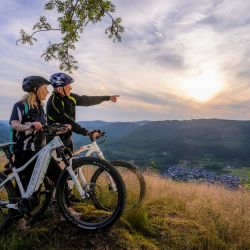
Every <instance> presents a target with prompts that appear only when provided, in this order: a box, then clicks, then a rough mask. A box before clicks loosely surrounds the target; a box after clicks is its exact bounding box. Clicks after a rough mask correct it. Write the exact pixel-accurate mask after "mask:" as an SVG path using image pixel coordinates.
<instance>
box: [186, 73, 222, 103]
mask: <svg viewBox="0 0 250 250" xmlns="http://www.w3.org/2000/svg"><path fill="white" fill-rule="evenodd" d="M222 87H223V86H222V83H221V80H220V79H219V77H218V74H217V72H216V71H215V70H205V71H203V72H202V73H201V74H199V75H197V76H195V77H193V78H189V79H187V80H185V81H183V83H182V88H183V90H184V92H185V94H186V95H187V96H188V97H191V98H192V99H194V100H195V101H198V102H206V101H208V100H210V99H211V98H213V97H214V96H215V95H216V94H218V93H219V92H220V91H221V90H222Z"/></svg>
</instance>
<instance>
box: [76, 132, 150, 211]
mask: <svg viewBox="0 0 250 250" xmlns="http://www.w3.org/2000/svg"><path fill="white" fill-rule="evenodd" d="M94 131H96V132H98V133H99V135H100V137H99V138H101V137H102V138H104V140H105V132H102V131H101V130H94ZM94 131H93V132H94ZM90 139H91V137H90ZM104 140H103V141H104ZM91 141H92V143H90V144H88V145H83V146H81V147H80V148H79V149H78V150H75V151H73V155H80V154H81V153H84V155H85V156H93V157H97V158H98V159H102V160H106V159H105V157H104V154H103V152H102V151H101V149H100V147H99V145H98V144H101V143H102V142H103V141H102V142H99V143H97V142H96V141H93V140H92V139H91ZM110 163H111V164H112V165H113V166H114V167H115V168H116V169H117V170H118V171H119V173H120V174H121V176H122V178H123V181H124V183H125V186H126V190H127V192H126V198H127V201H126V204H127V207H136V206H138V205H140V204H141V203H142V202H143V199H144V197H145V193H146V184H145V179H144V177H143V175H142V172H141V171H140V169H138V168H137V167H136V166H134V165H133V164H131V163H129V162H126V161H121V160H117V161H110ZM79 174H81V173H79ZM101 174H103V173H102V170H101V169H99V170H98V171H97V172H95V173H94V174H93V176H92V179H91V183H96V182H97V180H98V178H100V175H101ZM109 179H110V180H109V181H110V186H111V187H112V179H111V178H110V177H109ZM95 198H97V197H95ZM95 206H96V207H97V208H100V209H101V208H102V209H105V208H104V207H103V204H101V202H100V201H98V200H97V199H95Z"/></svg>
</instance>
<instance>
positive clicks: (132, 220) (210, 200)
mask: <svg viewBox="0 0 250 250" xmlns="http://www.w3.org/2000/svg"><path fill="white" fill-rule="evenodd" d="M145 178H146V183H147V195H146V200H145V204H144V205H143V207H141V208H139V209H126V210H125V212H124V214H123V218H121V219H120V221H119V222H118V223H116V225H115V226H113V227H112V228H111V229H110V230H107V231H106V232H102V233H96V234H87V233H84V232H81V231H80V230H78V229H76V228H74V227H72V226H71V225H69V224H68V223H66V222H63V221H60V220H58V219H56V218H55V217H54V216H53V215H52V214H51V213H49V212H48V213H47V214H46V216H45V218H44V220H43V221H41V222H39V223H37V224H36V225H34V226H33V228H32V229H30V230H29V231H28V232H26V233H20V232H18V231H17V230H16V228H15V227H14V226H13V228H12V231H11V233H9V234H8V235H7V236H6V237H2V238H0V247H1V249H6V250H7V249H8V250H9V249H43V250H46V249H58V250H59V249H73V250H74V249H119V250H121V249H124V250H125V249H131V250H134V249H162V250H163V249H164V250H165V249H211V250H214V249H225V250H226V249H250V209H249V208H250V192H249V191H247V190H246V189H244V188H243V189H242V190H237V191H229V190H226V189H224V188H223V187H219V186H212V185H211V186H209V185H206V184H195V183H176V182H172V181H169V180H166V179H164V178H162V177H160V176H158V175H154V174H152V173H145ZM129 192H130V191H129Z"/></svg>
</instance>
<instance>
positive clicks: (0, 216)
mask: <svg viewBox="0 0 250 250" xmlns="http://www.w3.org/2000/svg"><path fill="white" fill-rule="evenodd" d="M5 179H6V176H5V175H4V174H2V173H0V183H2V182H3V181H4V180H5ZM15 197H17V195H16V192H15V189H14V187H13V184H12V183H11V182H10V181H8V182H7V183H5V184H4V185H3V186H2V187H0V232H3V229H6V228H7V226H8V225H9V223H10V219H11V218H12V216H13V212H14V211H13V209H10V208H7V207H5V204H14V203H15Z"/></svg>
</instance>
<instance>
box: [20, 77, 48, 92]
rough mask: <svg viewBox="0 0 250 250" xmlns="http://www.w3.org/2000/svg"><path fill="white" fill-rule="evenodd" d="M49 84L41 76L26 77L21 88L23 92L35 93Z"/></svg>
mask: <svg viewBox="0 0 250 250" xmlns="http://www.w3.org/2000/svg"><path fill="white" fill-rule="evenodd" d="M44 84H47V85H49V84H50V82H49V81H48V80H46V79H45V78H43V77H41V76H28V77H25V78H24V79H23V83H22V87H23V90H24V91H25V92H28V93H29V92H36V89H37V88H38V87H40V86H42V85H44Z"/></svg>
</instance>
